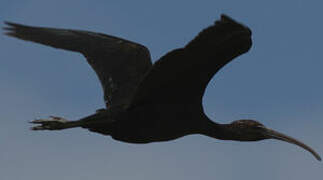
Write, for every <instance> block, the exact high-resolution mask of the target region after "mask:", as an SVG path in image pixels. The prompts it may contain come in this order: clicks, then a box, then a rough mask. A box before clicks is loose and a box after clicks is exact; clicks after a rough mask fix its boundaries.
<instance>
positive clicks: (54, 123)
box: [30, 116, 70, 131]
mask: <svg viewBox="0 0 323 180" xmlns="http://www.w3.org/2000/svg"><path fill="white" fill-rule="evenodd" d="M68 122H70V121H68V120H66V119H64V118H61V117H56V116H50V117H49V119H35V120H34V121H31V122H30V123H32V124H39V125H38V126H34V127H32V128H31V130H35V131H37V130H60V129H65V128H67V127H66V125H67V123H68Z"/></svg>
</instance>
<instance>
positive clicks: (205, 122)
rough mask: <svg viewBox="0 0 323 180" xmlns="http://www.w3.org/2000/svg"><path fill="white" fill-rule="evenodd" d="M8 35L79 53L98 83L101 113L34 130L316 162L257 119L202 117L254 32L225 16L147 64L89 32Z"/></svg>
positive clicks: (19, 28)
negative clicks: (250, 146) (253, 150)
mask: <svg viewBox="0 0 323 180" xmlns="http://www.w3.org/2000/svg"><path fill="white" fill-rule="evenodd" d="M6 24H7V25H8V27H5V28H4V29H5V30H7V32H6V34H7V35H9V36H12V37H16V38H19V39H23V40H27V41H32V42H37V43H41V44H44V45H48V46H52V47H55V48H60V49H65V50H70V51H76V52H79V53H82V54H83V55H84V56H85V57H86V59H87V61H88V63H89V64H90V65H91V67H92V68H93V69H94V71H95V72H96V74H97V75H98V78H99V80H100V82H101V85H102V88H103V93H104V100H105V103H106V108H105V109H101V110H98V111H97V112H96V113H94V114H92V115H90V116H87V117H85V118H81V119H79V120H75V121H68V120H66V119H64V118H60V117H51V118H50V119H37V120H34V121H32V122H31V123H33V124H37V126H35V127H33V128H32V129H33V130H61V129H68V128H74V127H82V128H86V129H88V130H90V131H93V132H97V133H100V134H104V135H110V136H111V137H112V138H114V139H116V140H119V141H123V142H129V143H150V142H159V141H169V140H173V139H177V138H179V137H183V136H186V135H190V134H203V135H206V136H209V137H212V138H216V139H221V140H235V141H258V140H264V139H278V140H282V141H286V142H289V143H292V144H296V145H298V146H300V147H302V148H304V149H306V150H308V151H309V152H311V153H312V154H313V155H314V156H315V157H316V158H317V159H318V160H321V158H320V156H319V155H318V154H317V153H316V152H315V151H314V150H313V149H312V148H310V147H309V146H307V145H305V144H304V143H302V142H300V141H298V140H296V139H294V138H292V137H289V136H287V135H284V134H282V133H279V132H277V131H274V130H272V129H269V128H266V127H265V126H264V125H262V124H261V123H259V122H257V121H254V120H237V121H233V122H232V123H229V124H218V123H216V122H213V121H212V120H210V119H209V118H208V117H207V116H206V115H205V113H204V111H203V106H202V98H203V95H204V91H205V89H206V87H207V84H208V83H209V81H210V80H211V79H212V77H213V76H214V74H216V73H217V72H218V71H219V70H220V69H221V68H222V67H224V66H225V65H226V64H227V63H229V62H230V61H232V60H233V59H234V58H235V57H237V56H239V55H241V54H243V53H246V52H248V51H249V49H250V47H251V45H252V40H251V30H250V29H249V28H248V27H247V26H244V25H242V24H240V23H238V22H236V21H235V20H233V19H231V18H230V17H228V16H226V15H222V16H221V19H220V20H218V21H216V22H215V23H214V24H213V25H211V26H209V27H208V28H206V29H204V30H203V31H201V32H200V33H199V34H198V35H197V36H196V37H195V38H194V39H193V40H192V41H191V42H189V43H188V44H187V45H186V46H184V47H182V48H179V49H175V50H173V51H171V52H169V53H167V54H166V55H164V56H162V57H161V58H160V59H159V60H158V61H156V62H155V63H154V64H152V62H151V59H150V53H149V51H148V49H147V48H146V47H145V46H143V45H140V44H138V43H134V42H131V41H128V40H124V39H122V38H118V37H114V36H110V35H105V34H102V33H94V32H88V31H79V30H68V29H56V28H44V27H32V26H26V25H21V24H16V23H10V22H6Z"/></svg>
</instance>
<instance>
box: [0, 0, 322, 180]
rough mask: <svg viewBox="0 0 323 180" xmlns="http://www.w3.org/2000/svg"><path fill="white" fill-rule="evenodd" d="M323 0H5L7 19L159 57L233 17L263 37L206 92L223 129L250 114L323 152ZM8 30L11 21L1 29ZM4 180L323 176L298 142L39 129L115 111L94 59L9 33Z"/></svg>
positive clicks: (4, 52) (0, 158) (0, 109)
mask: <svg viewBox="0 0 323 180" xmlns="http://www.w3.org/2000/svg"><path fill="white" fill-rule="evenodd" d="M322 6H323V3H322V2H321V1H314V0H313V1H305V0H296V1H295V0H286V1H279V0H272V1H255V0H254V1H247V0H246V1H233V0H225V1H224V0H223V1H220V0H218V1H211V0H206V1H171V0H164V1H158V2H157V1H103V0H98V1H90V0H70V1H65V0H56V1H44V0H26V1H18V0H2V1H1V2H0V21H1V22H3V21H4V20H8V21H13V22H18V23H24V24H29V25H39V26H50V27H60V28H73V29H83V30H91V31H97V32H103V33H106V34H111V35H115V36H120V37H123V38H125V39H129V40H132V41H136V42H138V43H142V44H144V45H146V46H147V47H148V48H149V49H150V52H151V54H152V58H153V60H154V61H156V60H157V59H158V58H159V57H160V56H162V55H163V54H165V53H166V52H168V51H170V50H172V49H174V48H178V47H182V46H183V45H185V44H186V43H187V42H188V41H190V40H191V39H192V38H193V37H194V36H195V35H196V34H197V33H198V32H199V31H201V30H202V29H203V28H205V27H207V26H208V25H210V24H212V23H213V22H214V21H215V20H216V19H218V18H219V16H220V14H221V13H226V14H228V15H230V16H231V17H233V18H235V19H236V20H238V21H240V22H243V23H244V24H246V25H248V26H249V27H250V28H251V29H252V31H253V47H252V49H251V50H250V52H249V53H247V54H245V55H243V56H241V57H239V58H237V59H236V60H235V61H234V62H232V63H230V64H229V65H227V66H226V67H225V68H223V69H222V70H221V71H220V72H219V73H218V74H217V75H216V76H215V77H214V78H213V80H212V81H211V82H210V84H209V86H208V88H207V91H206V95H205V96H204V108H205V111H206V112H207V114H208V115H209V116H210V117H211V118H212V119H214V120H215V121H217V122H221V123H228V122H231V121H233V120H237V119H243V118H251V119H256V120H258V121H260V122H262V123H263V124H265V125H266V126H268V127H270V128H273V129H276V130H279V131H281V132H284V133H286V134H288V135H291V136H294V137H296V138H298V139H300V140H302V141H304V142H306V143H307V144H309V145H310V146H312V147H313V148H314V149H315V150H317V152H318V153H319V154H321V155H323V143H322V138H323V131H322V129H323V121H322V119H323V111H322V110H323V94H322V92H323V83H322V76H323V71H322V68H323V60H322V58H323V51H322V50H323V36H322V32H323V23H322V17H323V12H322V10H321V8H322ZM1 26H3V25H1ZM0 46H1V53H0V60H1V62H0V63H1V65H0V82H1V83H0V91H1V93H0V100H1V101H0V119H1V126H0V147H1V150H0V174H1V175H0V177H1V179H4V180H20V179H24V180H25V179H33V180H43V179H46V180H54V179H60V180H67V179H68V180H87V179H113V180H124V179H132V180H142V179H157V180H158V179H160V180H164V179H183V180H184V179H185V180H190V179H221V180H231V179H251V180H252V179H262V180H272V179H277V180H279V179H282V180H286V179H295V180H303V179H320V178H322V176H323V170H322V168H323V165H322V163H321V162H318V161H316V160H315V159H314V157H312V156H311V154H309V153H308V152H305V151H304V150H302V149H301V148H298V147H296V146H293V145H290V144H287V143H283V142H278V141H274V140H266V141H261V142H253V143H243V142H233V141H219V140H215V139H211V138H208V137H203V136H198V135H192V136H187V137H184V138H181V139H178V140H175V141H171V142H163V143H152V144H147V145H134V144H126V143H121V142H117V141H115V140H112V139H111V138H110V137H105V136H101V135H98V134H94V133H90V132H88V131H86V130H84V129H72V130H65V131H60V132H32V131H30V130H29V127H30V125H29V124H28V123H27V122H28V121H30V120H33V119H34V118H37V117H47V116H48V115H58V116H63V117H66V118H68V119H78V118H80V117H83V116H86V115H88V114H91V113H93V112H94V111H95V110H96V109H99V108H102V107H103V106H104V104H103V100H102V96H103V95H102V91H101V86H100V84H99V81H98V79H97V77H96V75H95V73H94V71H93V70H92V69H90V67H89V65H88V64H87V63H86V61H85V59H84V58H83V56H81V55H80V54H77V53H72V52H68V51H62V50H55V49H53V48H49V47H45V46H41V45H38V44H33V43H29V42H23V41H20V40H16V39H13V38H9V37H6V36H4V35H3V33H1V34H0Z"/></svg>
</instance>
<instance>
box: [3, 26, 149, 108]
mask: <svg viewBox="0 0 323 180" xmlns="http://www.w3.org/2000/svg"><path fill="white" fill-rule="evenodd" d="M5 24H7V25H8V26H7V27H5V28H4V29H5V30H7V32H6V34H7V35H9V36H12V37H16V38H19V39H23V40H27V41H32V42H37V43H41V44H44V45H48V46H52V47H55V48H60V49H65V50H70V51H76V52H80V53H82V54H83V55H84V56H85V57H86V58H87V61H88V63H89V64H90V65H91V66H92V68H93V69H94V70H95V72H96V74H97V75H98V77H99V79H100V82H101V84H102V87H103V91H104V100H105V102H106V105H107V106H109V105H125V104H129V101H130V100H131V99H132V96H133V94H134V91H135V89H136V87H137V85H138V84H139V82H140V81H141V80H142V78H143V76H144V74H145V73H146V72H147V71H148V70H149V69H150V68H151V66H152V63H151V59H150V53H149V51H148V49H147V48H146V47H144V46H142V45H140V44H137V43H134V42H131V41H127V40H124V39H121V38H118V37H114V36H109V35H105V34H102V33H94V32H88V31H80V30H68V29H56V28H45V27H32V26H26V25H21V24H16V23H11V22H5Z"/></svg>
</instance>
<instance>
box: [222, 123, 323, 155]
mask: <svg viewBox="0 0 323 180" xmlns="http://www.w3.org/2000/svg"><path fill="white" fill-rule="evenodd" d="M228 129H229V131H231V134H232V135H233V138H232V140H237V141H259V140H264V139H276V140H281V141H285V142H288V143H291V144H295V145H297V146H299V147H301V148H304V149H305V150H307V151H309V152H310V153H312V154H313V155H314V156H315V158H316V159H317V160H319V161H321V157H320V156H319V155H318V154H317V153H316V152H315V151H314V150H313V149H312V148H311V147H309V146H307V145H306V144H304V143H303V142H301V141H299V140H297V139H295V138H292V137H290V136H287V135H285V134H283V133H280V132H278V131H275V130H272V129H269V128H267V127H265V126H264V125H263V124H261V123H259V122H257V121H254V120H246V119H243V120H237V121H233V122H232V123H230V124H229V127H228Z"/></svg>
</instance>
